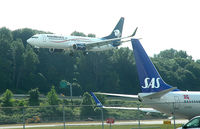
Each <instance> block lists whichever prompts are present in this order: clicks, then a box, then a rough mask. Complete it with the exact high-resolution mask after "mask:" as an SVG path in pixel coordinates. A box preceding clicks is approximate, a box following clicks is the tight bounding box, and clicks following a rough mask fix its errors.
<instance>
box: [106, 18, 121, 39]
mask: <svg viewBox="0 0 200 129" xmlns="http://www.w3.org/2000/svg"><path fill="white" fill-rule="evenodd" d="M123 25H124V18H123V17H121V18H120V20H119V22H118V23H117V25H116V26H115V28H114V29H113V31H112V33H111V34H110V35H108V36H106V37H103V38H105V39H112V38H120V37H121V36H122V31H123Z"/></svg>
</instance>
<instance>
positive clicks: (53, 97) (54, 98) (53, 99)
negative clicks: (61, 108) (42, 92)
mask: <svg viewBox="0 0 200 129" xmlns="http://www.w3.org/2000/svg"><path fill="white" fill-rule="evenodd" d="M47 99H48V100H47V101H48V103H49V105H58V102H59V99H58V95H57V93H56V90H55V87H54V86H52V88H51V91H49V92H48V94H47Z"/></svg>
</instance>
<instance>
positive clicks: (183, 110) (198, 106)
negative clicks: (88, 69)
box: [98, 39, 200, 119]
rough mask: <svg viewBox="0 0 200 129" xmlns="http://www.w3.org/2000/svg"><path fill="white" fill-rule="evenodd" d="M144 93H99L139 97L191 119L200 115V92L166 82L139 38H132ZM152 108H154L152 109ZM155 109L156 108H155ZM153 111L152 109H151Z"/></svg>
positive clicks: (148, 103)
mask: <svg viewBox="0 0 200 129" xmlns="http://www.w3.org/2000/svg"><path fill="white" fill-rule="evenodd" d="M131 42H132V46H133V52H134V56H135V61H136V66H137V71H138V75H139V80H140V87H141V89H142V93H139V94H138V95H126V94H112V93H98V94H104V95H112V96H121V97H131V98H138V100H139V101H141V102H142V103H144V104H146V105H149V106H150V107H152V108H153V109H155V110H157V111H160V112H162V113H165V114H168V115H172V114H174V115H175V117H179V118H187V119H191V118H192V117H194V116H197V115H200V92H196V91H180V90H179V89H177V88H176V87H172V86H170V85H168V84H167V83H165V82H164V81H163V79H162V78H161V76H160V75H159V73H158V72H157V70H156V68H155V67H154V65H153V63H152V62H151V60H150V58H149V57H148V55H147V54H146V52H145V50H144V48H143V47H142V45H141V44H140V41H139V40H138V39H131ZM151 110H152V109H151ZM153 111H154V110H153ZM150 112H151V111H150Z"/></svg>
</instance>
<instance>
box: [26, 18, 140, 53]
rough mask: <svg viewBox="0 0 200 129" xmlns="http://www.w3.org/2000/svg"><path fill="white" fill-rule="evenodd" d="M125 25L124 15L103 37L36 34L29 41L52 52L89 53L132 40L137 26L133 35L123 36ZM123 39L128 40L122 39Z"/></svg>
mask: <svg viewBox="0 0 200 129" xmlns="http://www.w3.org/2000/svg"><path fill="white" fill-rule="evenodd" d="M123 25H124V18H123V17H122V18H121V19H120V20H119V22H118V23H117V25H116V26H115V28H114V30H113V31H112V33H111V34H110V35H108V36H106V37H103V38H91V37H80V36H62V35H55V34H36V35H34V36H32V37H31V38H29V39H28V40H27V42H28V43H29V44H30V45H32V46H34V47H35V48H48V49H49V51H50V52H51V53H52V52H61V51H63V50H69V51H70V55H73V52H74V51H83V53H84V54H87V53H88V51H104V50H109V49H113V48H117V47H118V46H119V45H121V44H122V43H123V42H128V41H130V38H131V37H133V36H134V35H135V34H136V31H137V28H136V29H135V31H134V33H133V34H132V35H130V36H127V37H122V30H123ZM121 39H128V40H126V41H121Z"/></svg>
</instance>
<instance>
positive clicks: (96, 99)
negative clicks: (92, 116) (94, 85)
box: [90, 92, 103, 107]
mask: <svg viewBox="0 0 200 129" xmlns="http://www.w3.org/2000/svg"><path fill="white" fill-rule="evenodd" d="M90 94H91V95H92V97H93V99H94V101H95V102H96V104H97V106H98V107H102V106H103V105H102V104H101V102H100V101H99V99H98V98H97V97H96V96H95V95H94V93H93V92H91V93H90Z"/></svg>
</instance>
